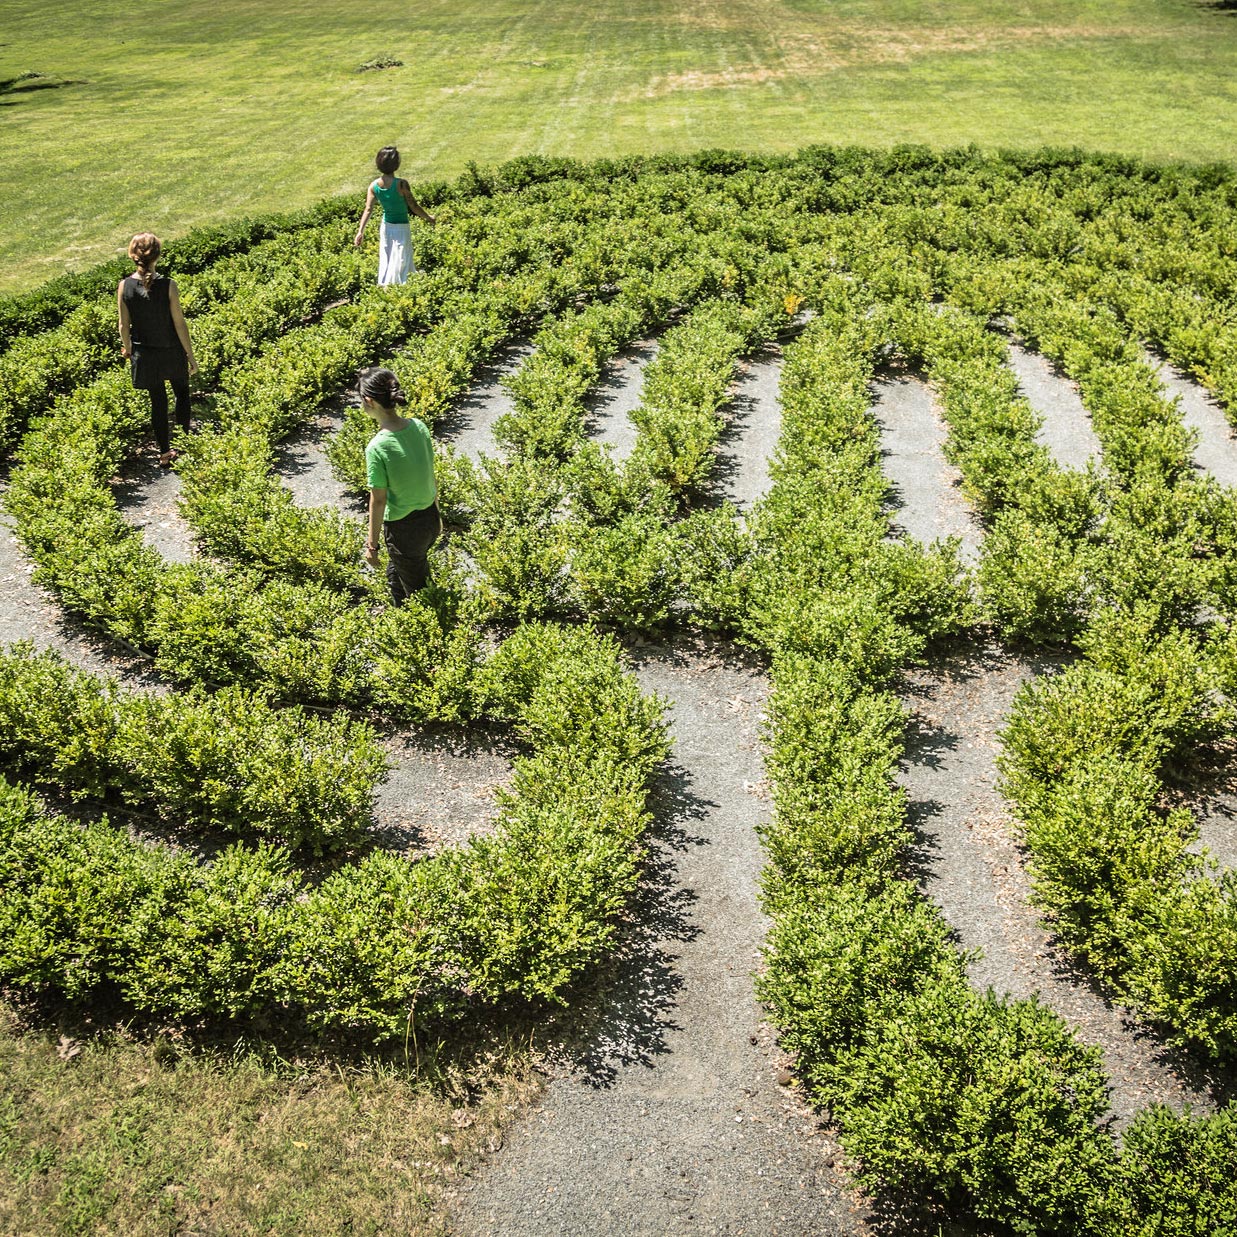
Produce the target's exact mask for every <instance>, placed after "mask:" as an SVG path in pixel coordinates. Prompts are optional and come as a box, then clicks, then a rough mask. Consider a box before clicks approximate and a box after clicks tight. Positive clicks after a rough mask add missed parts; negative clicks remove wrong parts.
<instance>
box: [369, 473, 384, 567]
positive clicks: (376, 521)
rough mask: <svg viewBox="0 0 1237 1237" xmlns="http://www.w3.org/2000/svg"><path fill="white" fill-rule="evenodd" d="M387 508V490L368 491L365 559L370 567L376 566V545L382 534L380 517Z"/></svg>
mask: <svg viewBox="0 0 1237 1237" xmlns="http://www.w3.org/2000/svg"><path fill="white" fill-rule="evenodd" d="M386 509H387V492H386V490H385V489H382V490H370V492H369V534H368V535H367V537H366V538H365V561H366V562H367V563H368V564H369V565H370V566H371V567H377V566H378V545H379V540H378V539H379V538H380V537H381V536H382V517H383V515H384V514H385V513H386Z"/></svg>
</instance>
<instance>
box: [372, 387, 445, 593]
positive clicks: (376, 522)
mask: <svg viewBox="0 0 1237 1237" xmlns="http://www.w3.org/2000/svg"><path fill="white" fill-rule="evenodd" d="M407 403H408V397H407V396H406V395H405V394H404V392H403V391H402V390H401V389H400V385H399V379H398V378H396V376H395V375H394V374H393V373H392V372H391V371H390V370H389V369H372V370H369V371H368V372H366V373H365V374H363V375H362V377H361V405H362V407H363V408H364V409H365V411H366V412H367V413H369V415H370V416H371V417H373V418H374V420H375V421H377V422H378V432H377V433H376V434H375V435H374V436H373V438H371V439H370V440H369V445H368V446H367V447H366V448H365V473H366V480H367V482H368V484H369V530H368V535H367V536H366V540H365V561H366V562H367V563H369V565H370V566H371V567H377V566H378V533H379V529H381V531H382V540H383V543H384V544H385V545H386V548H387V583H388V584H389V585H390V586H391V599H392V601H393V602H394V603H395V604H396V605H397V606H401V605H403V604H404V602H405V601H406V600H407V599H408V597H410V596H411V595H412V594H413V593H415V592H417V591H418V590H420V589H422V588H424V587H425V585H426V583H427V581H428V580H429V574H430V566H429V551H430V547H431V546H432V545H433V544H434V542H435V541H437V540H438V538H439V536H440V534H441V533H442V520H441V518H440V517H439V514H438V504H437V501H436V500H437V498H438V487H437V485H436V484H435V481H434V440H433V438H432V437H431V435H430V432H429V427H428V426H427V425H426V424H425V422H424V421H418V420H417V419H416V418H415V417H401V416H400V415H399V413H398V412H397V411H396V409H398V408H400V407H402V406H403V405H405V404H407Z"/></svg>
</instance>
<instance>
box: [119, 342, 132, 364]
mask: <svg viewBox="0 0 1237 1237" xmlns="http://www.w3.org/2000/svg"><path fill="white" fill-rule="evenodd" d="M120 355H121V356H122V357H124V359H125V360H126V361H127V360H128V359H129V358H130V357H131V356H132V355H133V349H132V348H126V347H125V346H124V344H121V345H120Z"/></svg>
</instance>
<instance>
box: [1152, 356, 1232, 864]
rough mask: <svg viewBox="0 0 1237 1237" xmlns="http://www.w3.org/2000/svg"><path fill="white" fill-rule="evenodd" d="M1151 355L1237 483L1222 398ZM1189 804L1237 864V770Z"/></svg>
mask: <svg viewBox="0 0 1237 1237" xmlns="http://www.w3.org/2000/svg"><path fill="white" fill-rule="evenodd" d="M1146 359H1147V363H1148V364H1149V365H1153V366H1155V369H1156V373H1157V374H1158V376H1159V379H1160V382H1161V383H1162V385H1163V387H1164V391H1165V394H1167V395H1169V396H1174V397H1176V399H1177V400H1178V404H1179V407H1180V409H1181V419H1182V421H1183V422H1184V423H1185V425H1186V426H1187V427H1188V428H1190V429H1192V430H1194V431H1195V432H1196V433H1197V434H1198V446H1197V447H1195V449H1194V463H1195V464H1196V465H1197V466H1198V467H1199V469H1201V470H1202V471H1203V472H1208V473H1210V474H1211V475H1212V476H1213V477H1215V479H1216V480H1217V481H1218V482H1219V483H1220V484H1221V485H1224V486H1237V437H1235V436H1234V431H1233V428H1232V426H1230V425H1229V422H1228V418H1227V417H1226V416H1225V415H1224V409H1223V408H1222V407H1221V405H1220V403H1219V401H1218V400H1217V399H1216V398H1215V397H1214V396H1213V395H1212V394H1211V392H1210V391H1208V390H1207V389H1206V388H1205V387H1202V386H1200V385H1199V384H1198V383H1197V382H1194V381H1193V380H1191V379H1189V378H1187V377H1185V376H1184V375H1183V374H1182V373H1180V372H1179V371H1178V370H1176V369H1174V368H1173V367H1172V366H1171V365H1169V364H1168V363H1167V362H1166V361H1165V360H1163V358H1161V357H1158V356H1155V355H1154V354H1153V353H1150V352H1148V353H1147V354H1146ZM1190 806H1191V807H1192V808H1193V810H1194V812H1195V815H1196V817H1197V819H1198V826H1199V842H1198V845H1199V846H1200V847H1206V849H1207V850H1209V851H1210V852H1211V854H1212V857H1213V858H1214V859H1215V860H1216V862H1217V863H1219V865H1220V866H1221V867H1222V868H1225V869H1231V868H1237V771H1234V772H1233V773H1232V774H1231V775H1230V776H1229V777H1228V779H1227V784H1223V783H1222V784H1221V785H1219V786H1217V787H1211V788H1208V789H1207V790H1206V791H1204V792H1202V793H1200V794H1198V795H1196V796H1195V797H1194V798H1193V800H1192V802H1191V804H1190ZM1196 849H1197V848H1196Z"/></svg>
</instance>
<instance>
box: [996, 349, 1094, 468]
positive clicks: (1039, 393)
mask: <svg viewBox="0 0 1237 1237" xmlns="http://www.w3.org/2000/svg"><path fill="white" fill-rule="evenodd" d="M1009 364H1010V368H1011V369H1012V370H1013V371H1014V374H1015V375H1016V376H1017V378H1018V385H1019V387H1021V388H1022V394H1023V395H1024V396H1025V397H1026V399H1027V402H1028V403H1029V404H1030V405H1031V407H1032V408H1034V409H1035V411H1036V412H1037V413H1039V415H1040V417H1041V418H1043V423H1042V424H1041V425H1040V428H1039V432H1038V433H1037V434H1036V436H1035V437H1036V439H1037V440H1038V441H1039V442H1041V443H1042V444H1043V445H1044V446H1045V447H1047V448H1048V450H1049V451H1050V452H1051V454H1052V458H1053V459H1054V460H1056V462H1057V463H1058V464H1060V465H1061V467H1062V468H1085V467H1086V464H1087V461H1088V460H1090V459H1094V460H1096V461H1098V460H1100V459H1101V458H1102V455H1103V452H1102V450H1101V448H1100V440H1099V439H1098V438H1097V437H1096V436H1095V430H1094V429H1093V428H1092V426H1091V418H1090V416H1089V415H1088V413H1087V410H1086V408H1084V407H1083V403H1082V398H1081V396H1080V395H1079V394H1078V386H1077V384H1076V383H1074V382H1072V381H1070V379H1068V378H1066V377H1065V376H1064V375H1063V374H1061V373H1060V372H1058V370H1057V369H1056V367H1055V366H1054V365H1053V364H1052V362H1051V361H1050V360H1048V358H1047V357H1044V356H1041V355H1040V354H1039V353H1038V352H1028V351H1027V350H1026V349H1025V348H1023V347H1022V346H1021V345H1020V344H1018V343H1014V342H1011V343H1010V345H1009Z"/></svg>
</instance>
